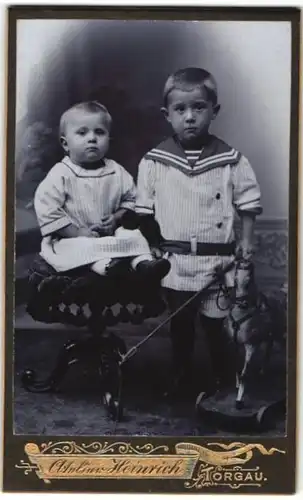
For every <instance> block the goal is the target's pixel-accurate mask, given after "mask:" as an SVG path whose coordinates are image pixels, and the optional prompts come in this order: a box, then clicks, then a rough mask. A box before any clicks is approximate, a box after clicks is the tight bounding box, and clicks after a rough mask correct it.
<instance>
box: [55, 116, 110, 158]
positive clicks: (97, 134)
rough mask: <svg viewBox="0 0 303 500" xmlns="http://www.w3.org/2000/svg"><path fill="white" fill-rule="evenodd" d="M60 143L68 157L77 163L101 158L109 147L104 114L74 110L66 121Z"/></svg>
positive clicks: (106, 122) (107, 125) (107, 124)
mask: <svg viewBox="0 0 303 500" xmlns="http://www.w3.org/2000/svg"><path fill="white" fill-rule="evenodd" d="M61 143H62V146H63V148H64V150H65V152H66V153H67V154H68V155H69V157H70V159H71V160H72V161H73V162H74V163H76V164H78V165H83V164H87V163H93V162H97V161H99V160H101V159H102V158H103V157H104V156H105V155H106V153H107V150H108V147H109V123H108V120H107V118H106V115H105V114H103V113H102V112H100V113H90V112H87V111H82V110H75V111H74V112H72V113H71V116H70V117H69V119H68V122H67V123H66V126H65V134H64V136H62V137H61Z"/></svg>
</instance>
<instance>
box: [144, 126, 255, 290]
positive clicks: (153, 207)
mask: <svg viewBox="0 0 303 500" xmlns="http://www.w3.org/2000/svg"><path fill="white" fill-rule="evenodd" d="M197 156H198V157H197ZM260 196H261V195H260V188H259V185H258V182H257V180H256V176H255V174H254V171H253V169H252V168H251V166H250V164H249V162H248V160H247V159H246V158H245V157H244V156H243V155H242V154H241V153H240V152H239V151H237V150H236V149H234V148H232V147H230V146H229V145H228V144H226V143H225V142H223V141H222V140H220V139H218V138H217V137H215V136H213V135H209V137H208V140H207V142H206V143H205V145H204V148H203V149H202V150H201V152H200V154H199V155H195V154H192V155H191V156H187V155H186V154H185V151H184V150H183V149H182V147H181V146H180V145H179V144H178V142H177V141H176V140H175V139H174V138H169V139H167V140H165V141H164V142H162V143H161V144H159V146H157V147H156V148H154V149H152V150H151V151H149V152H148V153H147V154H146V155H145V156H144V157H143V159H142V160H141V162H140V165H139V171H138V181H137V201H136V211H137V213H139V214H142V215H143V214H145V215H154V217H155V219H156V221H157V222H158V224H159V226H160V230H161V235H162V237H163V238H164V239H165V240H172V242H173V241H176V242H178V241H179V242H190V241H194V240H195V241H196V242H198V244H199V243H212V244H222V243H223V244H228V243H232V242H234V240H235V234H234V221H235V215H236V213H237V212H238V213H239V214H241V211H244V212H253V213H255V214H259V213H261V211H262V209H261V202H260ZM233 259H234V256H233V255H204V254H203V255H192V254H176V253H172V255H171V256H170V263H171V270H170V272H169V274H168V275H167V276H166V277H165V278H164V279H163V281H162V285H163V286H164V287H167V288H171V289H174V290H182V291H197V290H199V289H201V288H202V287H203V286H205V284H206V283H207V282H208V281H209V279H210V277H211V276H212V274H213V271H214V268H215V266H217V265H218V264H223V265H225V264H228V263H229V262H231V261H232V260H233ZM227 281H228V284H229V285H232V283H233V272H231V273H230V274H229V276H227Z"/></svg>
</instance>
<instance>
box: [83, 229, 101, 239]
mask: <svg viewBox="0 0 303 500" xmlns="http://www.w3.org/2000/svg"><path fill="white" fill-rule="evenodd" d="M78 236H86V237H87V238H99V234H98V233H97V231H94V230H92V229H88V228H87V227H80V228H79V229H78Z"/></svg>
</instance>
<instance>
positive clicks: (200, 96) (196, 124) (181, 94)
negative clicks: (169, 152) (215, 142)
mask: <svg viewBox="0 0 303 500" xmlns="http://www.w3.org/2000/svg"><path fill="white" fill-rule="evenodd" d="M163 112H164V114H165V116H166V119H167V121H168V122H169V123H170V124H171V126H172V128H173V130H174V132H175V134H176V135H177V137H178V139H179V141H180V142H181V144H183V145H184V146H190V145H191V144H196V143H197V142H198V141H199V139H201V138H202V137H203V136H204V135H205V134H206V133H207V132H208V129H209V126H210V124H211V121H212V120H213V119H214V118H215V117H216V115H217V112H218V107H217V106H214V105H213V103H212V102H211V101H209V100H208V97H207V93H206V92H205V90H203V88H199V87H195V88H193V89H192V90H179V89H173V90H172V91H171V92H170V94H169V95H168V105H167V108H164V109H163Z"/></svg>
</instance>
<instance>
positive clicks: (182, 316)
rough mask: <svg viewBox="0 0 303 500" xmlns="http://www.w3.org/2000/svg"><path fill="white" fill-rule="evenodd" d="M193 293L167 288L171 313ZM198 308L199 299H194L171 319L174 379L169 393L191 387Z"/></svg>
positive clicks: (172, 393) (175, 392)
mask: <svg viewBox="0 0 303 500" xmlns="http://www.w3.org/2000/svg"><path fill="white" fill-rule="evenodd" d="M193 295H194V292H180V291H176V290H171V289H167V290H166V297H167V303H168V307H169V310H170V313H172V312H174V311H176V310H177V309H178V308H179V307H180V306H182V305H183V304H184V303H185V302H186V301H187V300H188V299H189V298H190V297H191V296H193ZM198 308H199V300H198V301H197V300H193V301H192V302H191V303H190V304H188V305H187V306H186V307H185V308H184V309H182V310H181V311H180V312H179V313H178V314H177V315H176V316H175V317H174V318H172V319H171V323H170V336H171V345H172V381H171V383H170V384H169V385H170V387H169V388H168V393H167V395H171V396H174V395H176V396H178V393H179V392H180V391H182V390H186V389H188V388H189V387H190V381H191V375H192V364H193V355H194V344H195V319H196V316H197V312H198Z"/></svg>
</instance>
